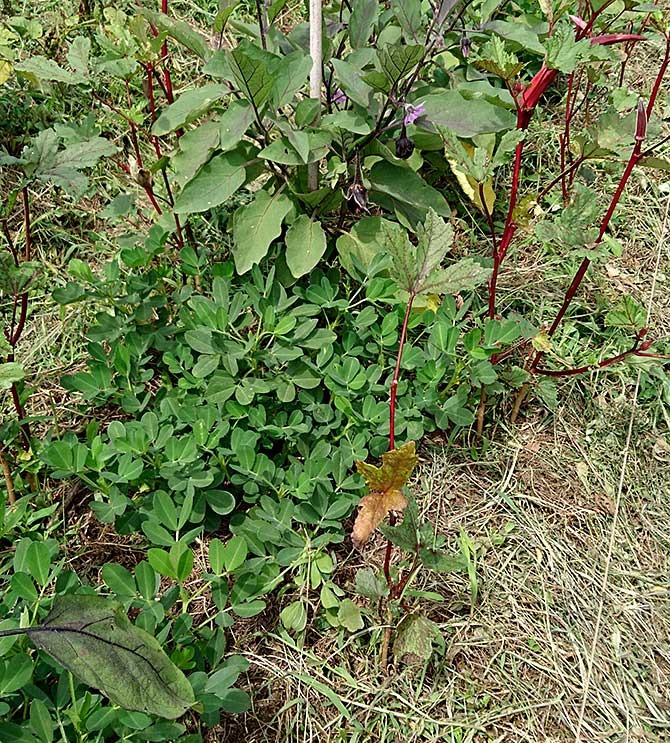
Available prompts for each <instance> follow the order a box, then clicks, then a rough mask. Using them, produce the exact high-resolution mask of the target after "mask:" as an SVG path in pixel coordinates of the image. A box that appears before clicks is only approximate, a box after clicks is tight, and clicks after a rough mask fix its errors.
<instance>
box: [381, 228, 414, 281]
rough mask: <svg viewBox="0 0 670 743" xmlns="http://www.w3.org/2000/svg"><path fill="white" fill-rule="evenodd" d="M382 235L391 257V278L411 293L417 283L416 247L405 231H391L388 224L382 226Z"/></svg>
mask: <svg viewBox="0 0 670 743" xmlns="http://www.w3.org/2000/svg"><path fill="white" fill-rule="evenodd" d="M382 234H383V236H384V242H385V244H386V249H387V250H388V252H389V254H390V256H391V261H392V268H391V277H392V278H393V280H394V281H395V282H396V284H397V285H398V286H399V287H400V288H401V289H404V290H405V291H407V292H411V291H412V289H413V287H414V282H415V281H416V254H415V250H414V246H413V245H412V243H410V241H409V239H408V238H407V234H406V233H405V232H404V231H403V230H394V229H391V228H390V227H389V226H388V225H387V224H386V223H384V224H382Z"/></svg>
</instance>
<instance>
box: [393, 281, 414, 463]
mask: <svg viewBox="0 0 670 743" xmlns="http://www.w3.org/2000/svg"><path fill="white" fill-rule="evenodd" d="M415 297H416V294H415V293H414V292H413V291H412V292H410V295H409V299H408V300H407V309H406V310H405V319H404V320H403V323H402V330H401V332H400V343H399V345H398V356H397V358H396V362H395V369H394V371H393V379H392V380H391V399H390V405H389V450H393V449H395V408H396V394H397V392H398V378H399V377H400V362H401V361H402V352H403V348H404V347H405V339H406V337H407V326H408V325H409V316H410V313H411V311H412V305H413V304H414V299H415Z"/></svg>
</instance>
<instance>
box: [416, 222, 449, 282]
mask: <svg viewBox="0 0 670 743" xmlns="http://www.w3.org/2000/svg"><path fill="white" fill-rule="evenodd" d="M416 236H417V239H418V245H417V251H416V253H417V258H418V264H419V265H418V266H417V268H418V273H417V281H418V283H419V284H421V283H422V282H423V281H425V280H426V278H427V277H428V276H429V275H430V274H431V273H432V272H433V271H434V270H435V269H436V268H439V266H440V264H441V263H442V261H443V260H444V258H445V256H446V255H447V253H448V252H449V251H450V250H451V246H452V243H453V241H454V230H453V227H452V226H451V224H449V222H445V221H444V219H442V217H440V216H438V214H437V213H436V212H434V211H433V210H432V209H429V210H428V214H427V215H426V220H425V222H424V223H423V224H420V225H417V228H416ZM419 291H421V289H419Z"/></svg>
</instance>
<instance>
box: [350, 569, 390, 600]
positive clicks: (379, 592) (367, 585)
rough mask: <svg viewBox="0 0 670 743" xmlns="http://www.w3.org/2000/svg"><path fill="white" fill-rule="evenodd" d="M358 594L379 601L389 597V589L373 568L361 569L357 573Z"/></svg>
mask: <svg viewBox="0 0 670 743" xmlns="http://www.w3.org/2000/svg"><path fill="white" fill-rule="evenodd" d="M356 593H357V594H358V595H359V596H364V597H365V598H368V599H373V600H375V601H379V599H381V598H384V597H385V596H388V593H389V587H388V584H387V583H386V581H385V580H383V579H382V578H380V577H379V575H377V573H376V572H375V571H374V570H373V569H372V568H360V569H359V570H358V571H357V572H356Z"/></svg>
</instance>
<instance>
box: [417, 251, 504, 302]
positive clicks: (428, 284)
mask: <svg viewBox="0 0 670 743" xmlns="http://www.w3.org/2000/svg"><path fill="white" fill-rule="evenodd" d="M490 275H491V269H490V268H484V267H483V266H482V265H480V264H479V263H477V261H475V260H473V259H472V258H463V259H462V260H460V261H458V262H457V263H454V264H452V265H451V266H449V267H448V268H441V269H439V270H437V271H434V272H433V273H432V274H431V275H430V276H428V277H427V278H426V280H425V281H424V283H423V284H422V285H421V291H422V293H424V294H457V293H458V292H462V291H468V290H471V289H475V288H476V287H478V286H480V285H481V284H483V283H484V282H485V281H486V280H487V279H488V278H489V276H490Z"/></svg>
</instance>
